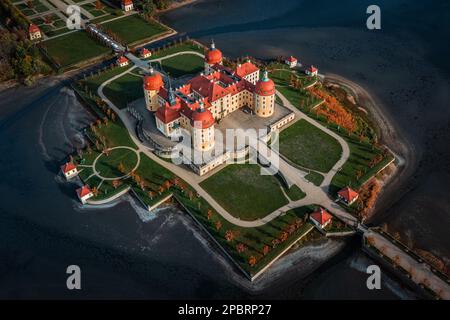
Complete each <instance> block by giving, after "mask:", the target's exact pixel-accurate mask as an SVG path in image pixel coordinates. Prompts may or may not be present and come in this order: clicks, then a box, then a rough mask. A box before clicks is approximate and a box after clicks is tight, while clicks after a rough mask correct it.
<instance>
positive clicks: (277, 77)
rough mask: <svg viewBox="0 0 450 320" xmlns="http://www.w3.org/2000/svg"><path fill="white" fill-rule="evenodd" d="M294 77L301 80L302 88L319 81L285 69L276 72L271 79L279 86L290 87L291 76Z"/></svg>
mask: <svg viewBox="0 0 450 320" xmlns="http://www.w3.org/2000/svg"><path fill="white" fill-rule="evenodd" d="M292 75H294V76H295V77H296V78H297V79H299V80H300V83H301V85H302V87H307V86H309V85H311V84H313V83H314V82H315V81H316V80H317V79H316V78H314V77H309V76H306V75H305V74H300V73H299V72H297V71H296V70H292V69H285V68H283V69H282V70H274V71H272V72H271V73H270V78H271V79H272V80H273V81H274V82H275V84H276V85H278V86H280V85H281V86H288V85H290V80H291V76H292Z"/></svg>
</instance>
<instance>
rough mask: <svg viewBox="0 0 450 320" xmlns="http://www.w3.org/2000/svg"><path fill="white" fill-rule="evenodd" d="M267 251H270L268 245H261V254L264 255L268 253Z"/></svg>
mask: <svg viewBox="0 0 450 320" xmlns="http://www.w3.org/2000/svg"><path fill="white" fill-rule="evenodd" d="M269 251H270V247H269V246H268V245H265V246H264V247H263V254H264V255H267V254H268V253H269Z"/></svg>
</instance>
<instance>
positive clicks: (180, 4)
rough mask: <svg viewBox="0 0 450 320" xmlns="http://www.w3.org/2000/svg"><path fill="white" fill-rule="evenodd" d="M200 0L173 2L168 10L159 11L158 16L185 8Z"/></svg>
mask: <svg viewBox="0 0 450 320" xmlns="http://www.w3.org/2000/svg"><path fill="white" fill-rule="evenodd" d="M197 1H198V0H183V1H175V2H172V4H170V5H169V6H168V7H167V8H166V9H162V10H158V12H156V14H157V15H159V14H162V13H167V12H169V11H172V10H175V9H178V8H181V7H184V6H186V5H188V4H191V3H194V2H197Z"/></svg>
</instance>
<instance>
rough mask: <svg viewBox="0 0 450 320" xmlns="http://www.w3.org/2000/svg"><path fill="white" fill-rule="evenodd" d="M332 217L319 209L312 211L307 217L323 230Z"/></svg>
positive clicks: (322, 209)
mask: <svg viewBox="0 0 450 320" xmlns="http://www.w3.org/2000/svg"><path fill="white" fill-rule="evenodd" d="M332 218H333V216H332V215H331V214H329V213H328V212H327V211H326V210H325V209H324V208H320V209H319V210H317V211H314V212H313V213H311V215H310V216H309V219H310V220H311V221H312V222H313V223H314V224H315V225H316V226H317V227H319V228H321V229H323V228H325V227H326V226H327V225H328V224H329V223H330V222H331V219H332Z"/></svg>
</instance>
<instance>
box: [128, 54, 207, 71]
mask: <svg viewBox="0 0 450 320" xmlns="http://www.w3.org/2000/svg"><path fill="white" fill-rule="evenodd" d="M185 54H192V55H195V56H199V57H202V58H204V57H205V55H203V54H201V53H200V52H197V51H179V52H175V53H172V54H169V55H167V56H164V57H161V58H155V59H148V60H142V59H140V58H138V57H136V56H135V55H134V54H132V53H131V52H127V53H126V54H125V56H126V57H127V58H128V59H130V61H131V62H133V63H134V65H135V67H139V68H141V69H143V70H144V71H148V68H149V62H161V61H163V60H166V59H170V58H173V57H176V56H180V55H185Z"/></svg>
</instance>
